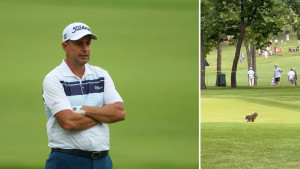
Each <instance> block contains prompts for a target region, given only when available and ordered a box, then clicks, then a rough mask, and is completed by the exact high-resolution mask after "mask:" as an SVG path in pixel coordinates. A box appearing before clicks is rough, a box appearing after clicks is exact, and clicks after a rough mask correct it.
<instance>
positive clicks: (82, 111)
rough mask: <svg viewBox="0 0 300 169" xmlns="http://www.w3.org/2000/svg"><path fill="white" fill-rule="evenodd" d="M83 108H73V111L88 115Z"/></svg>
mask: <svg viewBox="0 0 300 169" xmlns="http://www.w3.org/2000/svg"><path fill="white" fill-rule="evenodd" d="M81 107H82V105H80V106H72V110H73V112H75V113H79V114H83V115H86V112H85V111H84V110H82V109H81Z"/></svg>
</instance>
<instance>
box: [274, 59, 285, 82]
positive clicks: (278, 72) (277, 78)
mask: <svg viewBox="0 0 300 169" xmlns="http://www.w3.org/2000/svg"><path fill="white" fill-rule="evenodd" d="M274 67H275V68H274V79H275V86H280V77H281V73H282V72H283V71H282V69H280V68H279V67H278V65H277V64H275V65H274Z"/></svg>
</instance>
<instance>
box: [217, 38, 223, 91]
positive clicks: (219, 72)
mask: <svg viewBox="0 0 300 169" xmlns="http://www.w3.org/2000/svg"><path fill="white" fill-rule="evenodd" d="M221 63H222V46H221V43H217V75H216V76H217V77H216V79H217V80H216V86H219V83H220V82H219V78H218V77H219V75H220V74H221Z"/></svg>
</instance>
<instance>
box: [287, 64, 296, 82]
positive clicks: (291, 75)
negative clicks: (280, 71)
mask: <svg viewBox="0 0 300 169" xmlns="http://www.w3.org/2000/svg"><path fill="white" fill-rule="evenodd" d="M288 81H289V82H290V84H291V85H292V86H295V72H294V71H293V68H291V70H290V71H289V73H288Z"/></svg>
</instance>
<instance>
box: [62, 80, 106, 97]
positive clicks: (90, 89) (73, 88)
mask: <svg viewBox="0 0 300 169" xmlns="http://www.w3.org/2000/svg"><path fill="white" fill-rule="evenodd" d="M60 83H61V84H62V86H63V88H64V90H65V93H66V95H67V96H76V95H84V94H89V93H102V92H104V77H100V78H98V79H94V80H84V81H82V82H81V85H80V81H75V82H64V81H60Z"/></svg>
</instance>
